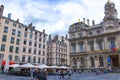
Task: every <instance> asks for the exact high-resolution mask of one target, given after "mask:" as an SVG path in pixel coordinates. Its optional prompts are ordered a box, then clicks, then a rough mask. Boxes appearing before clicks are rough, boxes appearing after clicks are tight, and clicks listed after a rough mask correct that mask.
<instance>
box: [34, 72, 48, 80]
mask: <svg viewBox="0 0 120 80" xmlns="http://www.w3.org/2000/svg"><path fill="white" fill-rule="evenodd" d="M36 80H47V77H46V75H45V74H44V72H40V73H39V74H38V75H37V76H36Z"/></svg>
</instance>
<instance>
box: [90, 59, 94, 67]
mask: <svg viewBox="0 0 120 80" xmlns="http://www.w3.org/2000/svg"><path fill="white" fill-rule="evenodd" d="M90 61H91V67H94V66H95V63H94V58H93V57H91V58H90Z"/></svg>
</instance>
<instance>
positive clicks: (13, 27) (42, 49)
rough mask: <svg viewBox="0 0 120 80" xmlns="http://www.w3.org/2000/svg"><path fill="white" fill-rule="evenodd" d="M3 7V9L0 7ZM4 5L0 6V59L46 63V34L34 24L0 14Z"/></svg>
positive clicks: (9, 15)
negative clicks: (26, 23)
mask: <svg viewBox="0 0 120 80" xmlns="http://www.w3.org/2000/svg"><path fill="white" fill-rule="evenodd" d="M1 8H3V9H1ZM3 10H4V6H3V5H1V7H0V60H5V61H6V60H7V59H8V58H9V59H10V61H14V62H16V63H28V62H29V63H32V64H36V65H38V64H46V49H47V47H46V46H47V34H46V33H45V30H43V31H42V32H40V31H38V30H36V29H35V26H33V25H32V23H31V24H29V25H28V26H26V25H24V24H22V23H20V22H19V19H18V20H16V21H15V20H12V19H11V14H8V17H4V16H2V14H3Z"/></svg>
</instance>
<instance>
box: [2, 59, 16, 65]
mask: <svg viewBox="0 0 120 80" xmlns="http://www.w3.org/2000/svg"><path fill="white" fill-rule="evenodd" d="M5 64H6V62H5V60H3V61H2V66H5ZM12 64H15V62H13V61H10V62H9V65H12Z"/></svg>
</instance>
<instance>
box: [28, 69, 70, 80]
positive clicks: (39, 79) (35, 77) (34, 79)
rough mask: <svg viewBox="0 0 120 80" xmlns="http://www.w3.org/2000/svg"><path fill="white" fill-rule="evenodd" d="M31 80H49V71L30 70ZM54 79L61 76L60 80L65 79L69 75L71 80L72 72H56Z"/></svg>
mask: <svg viewBox="0 0 120 80" xmlns="http://www.w3.org/2000/svg"><path fill="white" fill-rule="evenodd" d="M30 75H31V80H47V75H48V73H47V71H44V70H39V69H31V70H30ZM53 75H54V78H55V77H57V76H60V79H64V78H65V76H66V75H68V78H69V80H71V75H72V70H68V71H67V70H57V71H56V70H54V72H53Z"/></svg>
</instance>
